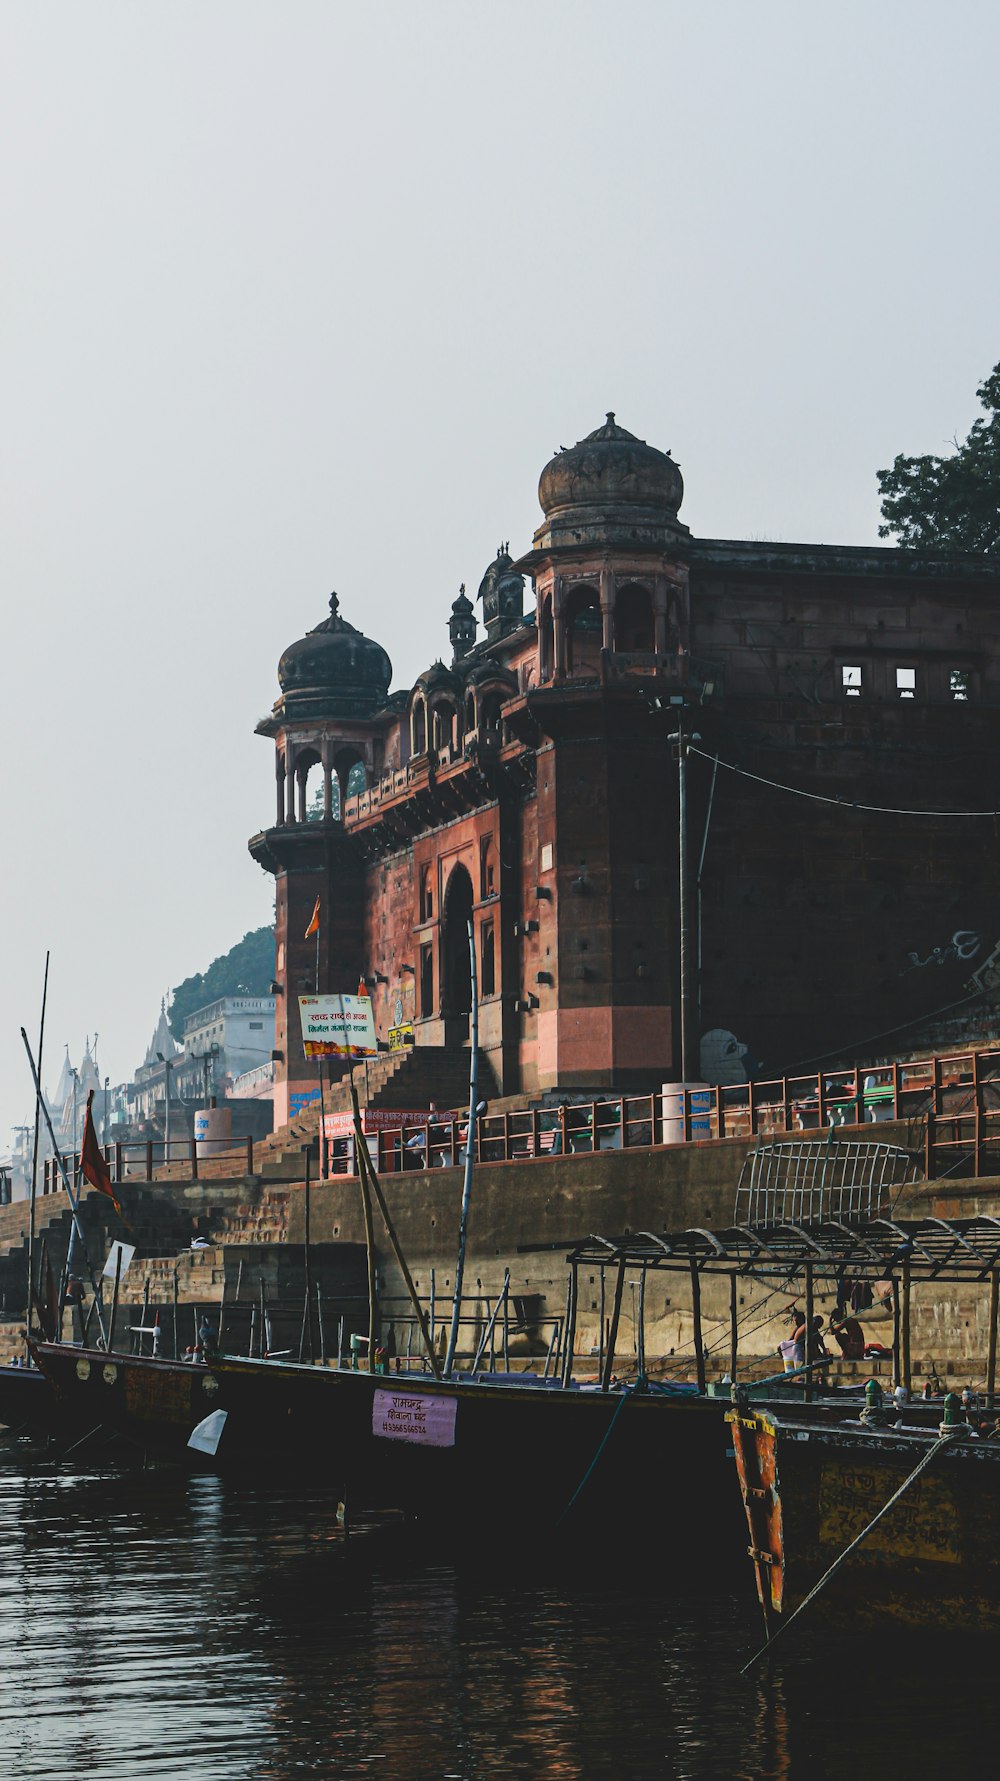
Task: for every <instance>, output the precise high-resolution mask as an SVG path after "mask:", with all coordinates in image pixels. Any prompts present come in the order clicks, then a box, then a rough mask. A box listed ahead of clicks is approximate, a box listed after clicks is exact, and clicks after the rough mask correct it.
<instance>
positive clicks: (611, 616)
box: [600, 563, 615, 651]
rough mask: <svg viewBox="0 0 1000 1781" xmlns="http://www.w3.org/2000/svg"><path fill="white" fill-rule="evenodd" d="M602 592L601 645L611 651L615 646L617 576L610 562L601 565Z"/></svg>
mask: <svg viewBox="0 0 1000 1781" xmlns="http://www.w3.org/2000/svg"><path fill="white" fill-rule="evenodd" d="M600 593H601V647H602V648H603V649H607V650H609V651H610V650H612V649H614V647H615V578H614V574H613V572H612V569H611V565H610V564H609V563H602V565H601V574H600Z"/></svg>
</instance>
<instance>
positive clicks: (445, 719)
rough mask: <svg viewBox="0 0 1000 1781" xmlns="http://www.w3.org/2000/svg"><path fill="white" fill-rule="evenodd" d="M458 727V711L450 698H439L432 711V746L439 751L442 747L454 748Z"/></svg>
mask: <svg viewBox="0 0 1000 1781" xmlns="http://www.w3.org/2000/svg"><path fill="white" fill-rule="evenodd" d="M457 729H458V712H457V711H456V710H455V707H454V705H453V704H452V702H451V700H450V699H438V700H437V702H436V703H435V705H434V708H433V710H432V712H431V737H432V747H433V749H434V751H435V753H436V752H437V750H438V749H441V748H453V747H454V746H455V742H456V731H457Z"/></svg>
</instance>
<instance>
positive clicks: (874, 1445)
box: [730, 1412, 1000, 1633]
mask: <svg viewBox="0 0 1000 1781" xmlns="http://www.w3.org/2000/svg"><path fill="white" fill-rule="evenodd" d="M730 1422H731V1425H732V1428H733V1440H734V1447H735V1454H736V1464H737V1470H738V1474H739V1480H740V1487H741V1492H742V1496H743V1502H744V1509H745V1516H746V1525H747V1528H748V1529H749V1534H750V1556H751V1559H752V1561H753V1564H754V1568H755V1572H756V1578H757V1594H758V1598H759V1600H760V1603H761V1606H762V1608H763V1611H764V1618H765V1622H766V1623H767V1626H768V1629H769V1631H770V1632H773V1631H774V1630H775V1628H776V1627H777V1626H778V1625H780V1624H781V1622H782V1621H783V1620H786V1619H787V1618H788V1617H789V1616H790V1615H791V1614H792V1613H793V1612H794V1611H795V1609H796V1608H797V1607H798V1606H799V1605H800V1604H801V1603H802V1601H803V1600H804V1598H805V1597H806V1595H807V1594H808V1593H809V1591H810V1590H811V1589H813V1588H814V1587H815V1585H816V1584H817V1583H818V1582H819V1581H820V1579H821V1578H822V1577H823V1576H824V1575H825V1574H826V1572H827V1571H828V1570H829V1569H830V1567H831V1565H832V1564H833V1563H834V1561H835V1560H836V1559H837V1558H838V1557H839V1556H840V1555H841V1554H842V1553H843V1552H844V1551H845V1549H846V1548H847V1547H848V1546H849V1545H850V1544H851V1542H852V1541H853V1540H854V1539H856V1538H857V1536H858V1535H859V1534H860V1533H861V1532H862V1531H863V1529H865V1528H866V1527H867V1526H868V1525H869V1523H870V1522H871V1521H872V1520H873V1518H874V1517H875V1516H876V1515H877V1514H878V1512H879V1510H880V1509H882V1508H883V1507H884V1505H885V1504H886V1503H887V1502H888V1501H889V1499H890V1497H892V1496H893V1494H894V1493H895V1492H896V1491H897V1490H899V1488H900V1486H901V1485H902V1484H903V1483H904V1482H905V1480H906V1479H907V1478H908V1477H909V1476H910V1474H911V1473H912V1472H913V1471H914V1469H915V1468H916V1466H917V1465H918V1464H919V1462H920V1460H921V1458H922V1457H923V1456H925V1455H926V1454H927V1452H928V1451H929V1449H930V1447H931V1446H932V1444H933V1442H934V1439H935V1437H936V1433H937V1431H936V1430H933V1431H931V1430H927V1431H925V1430H922V1429H914V1430H910V1431H907V1430H900V1429H868V1428H865V1427H863V1426H861V1425H860V1424H857V1423H855V1424H835V1423H831V1424H823V1423H816V1424H813V1425H811V1426H809V1427H803V1426H801V1425H796V1424H795V1423H791V1422H788V1421H786V1420H785V1419H783V1418H781V1417H780V1416H775V1415H771V1414H768V1413H757V1414H747V1413H745V1412H739V1413H738V1412H732V1413H731V1415H730ZM808 1616H809V1618H808V1620H807V1619H806V1617H805V1616H804V1617H803V1626H805V1625H807V1624H809V1625H812V1626H813V1627H815V1626H817V1625H822V1624H824V1623H825V1624H828V1625H829V1624H836V1625H851V1626H856V1625H860V1624H875V1623H890V1624H891V1623H895V1624H900V1625H912V1626H934V1627H938V1628H948V1629H950V1630H967V1631H984V1630H989V1631H991V1632H994V1633H996V1632H1000V1443H996V1442H990V1441H983V1440H978V1439H961V1438H959V1439H957V1440H956V1441H955V1442H954V1444H953V1445H950V1446H948V1447H947V1448H944V1449H942V1450H941V1451H940V1452H938V1453H937V1454H936V1455H935V1456H934V1458H933V1459H932V1460H931V1461H930V1464H929V1465H928V1467H927V1470H926V1471H925V1472H923V1473H922V1474H921V1475H920V1477H919V1478H917V1479H916V1481H915V1482H914V1483H913V1484H912V1485H911V1486H910V1487H909V1488H908V1489H907V1491H906V1492H905V1494H904V1495H903V1496H902V1497H901V1498H900V1500H899V1502H898V1503H897V1504H895V1505H894V1507H893V1508H892V1509H890V1510H889V1512H888V1514H886V1515H885V1516H884V1517H883V1519H882V1520H881V1521H879V1523H878V1525H877V1526H876V1527H875V1528H874V1530H873V1531H872V1533H871V1534H869V1535H868V1536H867V1538H866V1539H865V1540H864V1541H863V1543H862V1544H861V1545H860V1546H859V1547H858V1548H857V1550H856V1551H854V1552H852V1553H851V1555H850V1557H849V1558H848V1559H847V1560H846V1562H845V1563H844V1564H843V1565H842V1566H841V1568H840V1569H839V1570H838V1571H837V1572H836V1573H835V1575H834V1576H833V1577H832V1578H831V1579H830V1581H829V1582H828V1583H827V1584H826V1585H824V1588H823V1590H822V1592H821V1593H820V1594H819V1595H818V1596H817V1598H816V1600H815V1603H814V1604H810V1607H809V1610H808Z"/></svg>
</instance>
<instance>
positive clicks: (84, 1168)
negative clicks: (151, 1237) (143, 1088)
mask: <svg viewBox="0 0 1000 1781" xmlns="http://www.w3.org/2000/svg"><path fill="white" fill-rule="evenodd" d="M93 1100H94V1091H93V1089H91V1091H90V1093H89V1095H88V1096H87V1113H86V1117H85V1119H84V1122H83V1143H82V1144H81V1146H80V1174H81V1175H82V1176H83V1179H84V1181H89V1182H90V1185H91V1187H96V1188H97V1191H98V1193H102V1194H107V1196H108V1199H109V1200H110V1201H111V1203H112V1205H113V1206H114V1209H115V1211H116V1212H117V1214H118V1216H119V1218H123V1217H124V1213H123V1212H122V1209H121V1207H120V1205H119V1204H118V1196H117V1194H116V1193H115V1190H114V1188H113V1187H112V1185H111V1170H110V1169H109V1168H108V1165H107V1163H106V1162H105V1160H104V1157H103V1155H102V1153H101V1147H100V1145H99V1144H98V1142H97V1133H96V1131H95V1130H94V1115H93V1112H92V1104H93Z"/></svg>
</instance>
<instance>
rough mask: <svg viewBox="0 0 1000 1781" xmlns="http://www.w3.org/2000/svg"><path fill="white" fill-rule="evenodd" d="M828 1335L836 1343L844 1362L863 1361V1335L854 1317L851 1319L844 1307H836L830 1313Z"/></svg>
mask: <svg viewBox="0 0 1000 1781" xmlns="http://www.w3.org/2000/svg"><path fill="white" fill-rule="evenodd" d="M830 1334H831V1335H832V1336H833V1338H834V1340H835V1341H836V1343H837V1345H838V1347H839V1349H840V1352H841V1354H842V1355H843V1357H844V1359H845V1360H864V1357H865V1333H864V1330H863V1329H862V1328H861V1325H860V1323H859V1322H858V1320H857V1318H856V1317H852V1316H851V1315H850V1313H849V1311H848V1309H847V1306H846V1305H838V1306H837V1309H836V1310H835V1311H831V1312H830Z"/></svg>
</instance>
